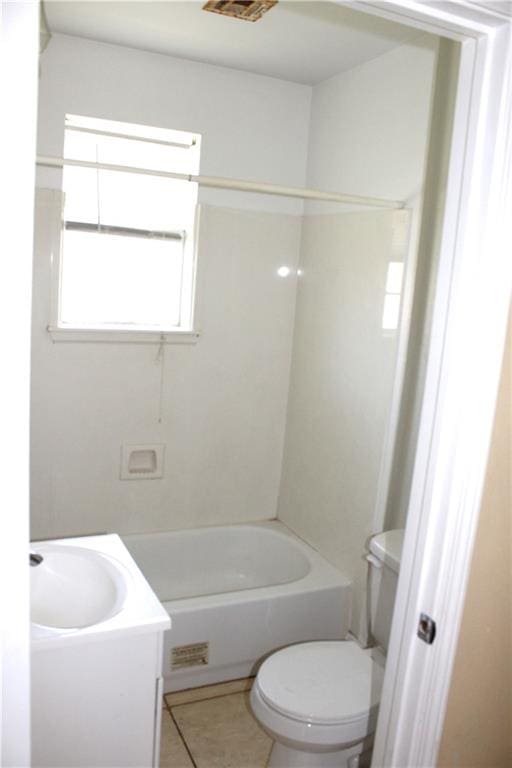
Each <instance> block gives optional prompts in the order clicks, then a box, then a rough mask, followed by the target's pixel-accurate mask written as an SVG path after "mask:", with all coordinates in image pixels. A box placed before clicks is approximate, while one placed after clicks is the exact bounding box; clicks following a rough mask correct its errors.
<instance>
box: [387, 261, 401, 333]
mask: <svg viewBox="0 0 512 768" xmlns="http://www.w3.org/2000/svg"><path fill="white" fill-rule="evenodd" d="M403 275H404V264H403V262H402V261H390V262H389V264H388V274H387V279H386V293H385V296H384V311H383V313H382V329H383V330H384V331H396V330H397V328H398V321H399V319H400V295H401V293H402V281H403Z"/></svg>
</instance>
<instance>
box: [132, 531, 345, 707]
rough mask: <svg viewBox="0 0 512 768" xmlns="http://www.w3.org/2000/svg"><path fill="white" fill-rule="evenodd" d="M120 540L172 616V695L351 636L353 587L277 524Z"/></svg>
mask: <svg viewBox="0 0 512 768" xmlns="http://www.w3.org/2000/svg"><path fill="white" fill-rule="evenodd" d="M123 541H124V543H125V545H126V547H127V548H128V550H129V551H130V553H131V554H132V556H133V558H134V560H135V562H136V563H137V564H138V566H139V568H140V569H141V571H142V573H143V574H144V576H145V577H146V579H147V580H148V582H149V584H150V585H151V587H152V588H153V590H154V592H155V593H156V594H157V595H158V597H159V599H160V601H161V603H162V604H163V606H164V607H165V609H166V610H167V611H168V613H169V615H170V617H171V622H172V626H171V629H170V630H168V631H167V632H166V633H165V642H164V689H165V692H170V691H176V690H181V689H183V688H194V687H196V686H200V685H209V684H211V683H216V682H220V681H223V680H233V679H236V678H239V677H246V676H249V675H252V674H255V672H256V669H257V666H258V663H259V662H261V661H262V659H263V658H264V657H265V656H266V655H268V654H269V653H271V652H272V651H274V650H276V649H277V648H281V647H282V646H284V645H289V644H290V643H296V642H300V641H303V640H321V639H336V638H341V637H344V636H345V634H346V633H347V631H348V624H349V620H350V598H351V584H350V581H349V580H348V579H347V578H345V576H343V575H342V574H341V573H340V572H339V571H338V570H337V569H335V568H334V567H333V566H332V565H330V564H329V563H328V562H327V561H326V560H324V558H323V557H321V555H319V554H318V552H316V551H315V550H314V549H312V548H311V547H309V546H308V545H307V544H305V543H304V542H303V541H301V540H300V539H299V538H297V537H296V536H294V534H292V533H291V531H289V530H288V529H287V528H286V527H285V526H284V525H282V524H281V523H279V522H277V521H270V522H265V523H254V524H244V525H228V526H219V527H212V528H199V529H193V530H186V531H173V532H167V533H150V534H131V535H126V536H123Z"/></svg>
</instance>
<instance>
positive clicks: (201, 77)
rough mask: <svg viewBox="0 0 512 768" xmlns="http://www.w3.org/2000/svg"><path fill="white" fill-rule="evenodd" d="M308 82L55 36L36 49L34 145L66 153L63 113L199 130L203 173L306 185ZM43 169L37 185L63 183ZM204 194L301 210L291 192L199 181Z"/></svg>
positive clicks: (237, 203)
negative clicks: (225, 188)
mask: <svg viewBox="0 0 512 768" xmlns="http://www.w3.org/2000/svg"><path fill="white" fill-rule="evenodd" d="M310 101H311V88H310V87H309V86H305V85H297V84H295V83H289V82H285V81H283V80H277V79H275V78H271V77H264V76H262V75H252V74H248V73H246V72H238V71H236V70H231V69H227V68H225V67H215V66H211V65H208V64H198V63H197V62H193V61H186V60H184V59H175V58H172V57H170V56H163V55H161V54H155V53H147V52H144V51H139V50H134V49H132V48H125V47H122V46H117V45H108V44H106V43H97V42H93V41H91V40H83V39H80V38H76V37H69V36H67V35H54V36H53V37H52V39H51V41H50V44H49V45H48V48H47V49H46V51H45V52H44V54H43V56H42V58H41V81H40V96H39V124H38V153H39V154H41V155H52V156H56V157H62V150H63V141H64V116H65V114H66V112H69V113H71V114H79V115H87V116H91V117H101V118H105V119H111V120H120V121H126V122H131V123H141V124H145V125H155V126H158V127H161V128H176V129H179V130H185V131H192V132H194V133H201V134H202V137H203V139H202V144H201V173H202V174H204V175H211V176H227V177H232V178H242V179H254V180H256V181H268V182H274V183H276V184H288V185H292V186H303V185H304V183H305V179H306V152H307V140H308V126H309V110H310ZM59 178H60V173H58V172H56V171H51V170H48V169H46V170H42V171H39V174H38V186H43V187H51V186H56V187H59V186H60V184H59ZM200 199H201V202H215V203H216V204H217V205H226V206H234V207H242V206H243V207H252V208H254V207H256V208H259V209H261V208H262V207H263V208H265V209H268V210H275V211H283V212H285V213H300V212H301V210H302V202H301V201H297V200H288V199H287V198H270V197H268V196H266V197H263V196H261V195H249V194H245V195H243V194H236V193H229V192H224V193H221V192H218V191H214V190H209V191H208V190H204V191H203V192H202V195H201V198H200Z"/></svg>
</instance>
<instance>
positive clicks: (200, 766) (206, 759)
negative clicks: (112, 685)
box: [160, 678, 272, 768]
mask: <svg viewBox="0 0 512 768" xmlns="http://www.w3.org/2000/svg"><path fill="white" fill-rule="evenodd" d="M251 685H252V678H248V679H244V680H233V681H230V682H228V683H219V684H218V685H208V686H206V687H204V688H194V689H190V690H188V691H177V692H176V693H168V694H166V696H164V708H163V712H162V740H161V749H160V768H265V766H266V764H267V760H268V756H269V753H270V748H271V746H272V742H271V740H270V739H269V737H268V736H267V735H266V734H265V733H264V732H263V731H262V730H261V728H260V727H259V725H258V723H257V722H256V720H255V719H254V717H253V715H252V713H251V708H250V705H249V691H250V689H251Z"/></svg>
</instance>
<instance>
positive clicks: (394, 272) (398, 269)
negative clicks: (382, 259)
mask: <svg viewBox="0 0 512 768" xmlns="http://www.w3.org/2000/svg"><path fill="white" fill-rule="evenodd" d="M403 275H404V263H403V261H390V262H389V264H388V277H387V281H386V293H400V292H401V290H402V279H403Z"/></svg>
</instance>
